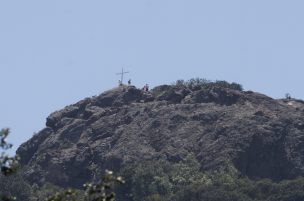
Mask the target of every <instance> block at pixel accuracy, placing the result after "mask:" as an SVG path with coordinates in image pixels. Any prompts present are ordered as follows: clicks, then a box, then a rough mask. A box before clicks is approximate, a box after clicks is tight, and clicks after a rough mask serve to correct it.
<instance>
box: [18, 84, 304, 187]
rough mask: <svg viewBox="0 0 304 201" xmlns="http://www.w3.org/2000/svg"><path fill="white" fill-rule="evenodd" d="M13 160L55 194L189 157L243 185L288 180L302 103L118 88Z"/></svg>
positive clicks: (300, 145)
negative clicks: (227, 170) (227, 169)
mask: <svg viewBox="0 0 304 201" xmlns="http://www.w3.org/2000/svg"><path fill="white" fill-rule="evenodd" d="M17 153H18V154H19V155H20V156H21V159H22V161H21V162H22V164H23V165H24V166H25V167H26V169H25V172H24V174H25V177H26V178H27V179H28V180H29V181H31V182H35V183H38V184H39V183H42V182H45V181H48V182H51V183H54V184H56V185H59V186H62V187H65V186H73V187H80V186H81V185H82V184H83V183H85V182H87V181H89V180H92V179H94V178H96V177H97V176H99V175H100V174H101V173H103V170H104V169H111V170H114V171H118V170H119V169H120V168H121V167H123V166H125V165H127V164H130V163H134V162H140V161H143V160H157V159H165V160H168V161H170V162H178V161H180V160H181V159H182V158H184V157H185V156H187V155H188V154H189V153H192V154H194V155H195V156H196V158H197V159H198V160H199V161H200V163H201V168H202V170H210V169H217V168H219V167H221V166H223V165H225V164H227V163H229V164H233V165H234V166H235V167H236V168H237V169H238V170H239V171H240V172H241V173H242V174H244V175H247V176H248V177H250V178H270V179H274V180H282V179H289V178H295V177H297V176H304V102H303V101H300V100H295V99H290V100H275V99H272V98H270V97H267V96H265V95H262V94H259V93H254V92H251V91H237V90H232V89H229V88H223V87H209V88H201V87H198V88H196V89H189V88H187V87H184V86H182V87H181V86H180V87H177V86H169V85H163V86H159V87H156V88H154V89H153V90H152V91H150V92H144V91H142V90H139V89H136V88H135V87H133V86H123V87H119V88H115V89H112V90H109V91H106V92H104V93H102V94H101V95H99V96H96V97H92V98H86V99H84V100H82V101H80V102H78V103H76V104H73V105H70V106H67V107H65V108H64V109H62V110H60V111H56V112H54V113H52V114H51V115H50V116H49V117H48V118H47V121H46V128H44V129H43V130H42V131H40V132H39V133H38V134H36V135H35V136H33V137H32V138H31V139H30V140H29V141H27V142H26V143H24V144H22V145H21V146H20V148H19V149H18V151H17ZM56 175H60V176H56Z"/></svg>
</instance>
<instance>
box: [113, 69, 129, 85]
mask: <svg viewBox="0 0 304 201" xmlns="http://www.w3.org/2000/svg"><path fill="white" fill-rule="evenodd" d="M127 73H129V72H127V71H124V69H123V68H122V69H121V73H116V75H121V79H120V83H121V84H122V83H123V77H124V74H127Z"/></svg>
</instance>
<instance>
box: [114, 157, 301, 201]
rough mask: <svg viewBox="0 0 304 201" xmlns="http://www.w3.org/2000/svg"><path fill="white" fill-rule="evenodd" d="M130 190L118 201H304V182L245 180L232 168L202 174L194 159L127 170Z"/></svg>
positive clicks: (298, 180) (133, 167)
mask: <svg viewBox="0 0 304 201" xmlns="http://www.w3.org/2000/svg"><path fill="white" fill-rule="evenodd" d="M121 175H123V176H124V177H125V178H126V182H127V186H128V189H125V191H123V192H121V193H122V195H119V196H118V197H119V199H118V200H128V201H140V200H141V201H171V200H174V201H185V200H187V201H201V200H203V201H223V200H225V201H303V200H304V191H303V189H304V178H298V179H295V180H285V181H282V182H279V183H276V182H273V181H271V180H269V179H262V180H257V181H253V180H250V179H248V178H246V177H242V176H241V175H240V174H239V173H238V172H237V170H235V168H234V167H233V166H232V165H229V164H228V165H227V166H226V167H223V168H222V169H220V170H217V171H208V172H202V171H200V164H199V163H198V161H197V160H196V159H195V157H193V156H192V155H190V156H188V157H186V158H185V159H184V160H183V161H181V162H179V163H175V164H170V163H169V162H166V161H149V162H143V163H140V164H133V165H131V166H129V167H128V168H125V169H124V170H123V171H122V172H121Z"/></svg>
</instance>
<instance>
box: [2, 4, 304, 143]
mask: <svg viewBox="0 0 304 201" xmlns="http://www.w3.org/2000/svg"><path fill="white" fill-rule="evenodd" d="M303 8H304V1H303V0H289V1H287V0H254V1H253V0H212V1H211V0H208V1H207V0H107V1H106V0H87V1H84V0H81V1H80V0H49V1H42V0H26V1H25V0H0V74H1V79H0V92H1V99H0V112H1V115H0V128H3V127H10V128H11V129H12V133H11V137H10V141H11V142H13V143H14V145H15V146H14V147H15V148H16V147H17V146H18V145H19V144H20V143H22V142H24V141H26V140H27V139H29V138H30V137H31V136H32V135H33V133H34V132H38V131H39V130H40V129H42V128H43V127H44V125H45V119H46V117H47V116H48V115H49V114H50V113H51V112H53V111H55V110H58V109H61V108H63V107H64V106H66V105H69V104H72V103H75V102H77V101H79V100H81V99H83V98H85V97H89V96H93V95H97V94H99V93H101V92H103V91H104V90H107V89H110V88H112V87H114V86H116V85H117V82H118V79H119V76H117V75H115V73H117V72H119V71H120V70H121V68H122V67H124V68H126V70H128V71H130V74H128V75H127V77H126V78H127V79H129V78H131V79H132V80H133V83H134V84H135V85H136V86H138V87H142V86H143V85H144V84H145V83H149V84H150V85H151V86H152V87H153V86H155V85H159V84H165V83H169V84H170V83H171V82H173V81H174V80H177V79H181V78H183V79H189V78H192V77H202V78H207V79H210V80H216V79H223V80H227V81H235V82H239V83H241V84H242V85H243V86H244V88H245V89H246V90H253V91H258V92H262V93H265V94H267V95H269V96H271V97H274V98H281V97H284V95H285V93H287V92H289V93H290V94H291V96H293V97H296V98H300V99H304V91H303V89H302V87H303V78H302V76H303V73H304V70H303V66H304V12H303Z"/></svg>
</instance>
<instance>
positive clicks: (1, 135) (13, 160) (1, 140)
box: [0, 129, 22, 201]
mask: <svg viewBox="0 0 304 201" xmlns="http://www.w3.org/2000/svg"><path fill="white" fill-rule="evenodd" d="M8 135H9V129H2V130H1V131H0V149H2V152H1V155H0V168H1V174H0V185H1V188H0V200H2V201H10V200H16V197H15V196H14V194H13V193H12V192H13V190H11V189H7V188H5V186H8V183H11V182H15V180H13V179H12V178H6V177H8V176H11V175H12V174H13V173H15V172H16V171H17V169H18V161H19V157H18V156H13V157H11V156H9V155H7V154H6V153H5V151H6V150H8V149H10V148H12V144H9V143H7V142H6V138H7V137H8ZM3 184H5V186H4V185H3ZM14 184H15V185H14ZM19 184H21V183H18V182H17V183H16V182H15V183H12V185H14V186H15V187H16V188H15V189H14V190H15V191H16V189H18V188H19V189H20V188H22V186H20V185H19ZM21 185H22V184H21Z"/></svg>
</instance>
